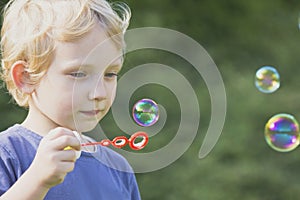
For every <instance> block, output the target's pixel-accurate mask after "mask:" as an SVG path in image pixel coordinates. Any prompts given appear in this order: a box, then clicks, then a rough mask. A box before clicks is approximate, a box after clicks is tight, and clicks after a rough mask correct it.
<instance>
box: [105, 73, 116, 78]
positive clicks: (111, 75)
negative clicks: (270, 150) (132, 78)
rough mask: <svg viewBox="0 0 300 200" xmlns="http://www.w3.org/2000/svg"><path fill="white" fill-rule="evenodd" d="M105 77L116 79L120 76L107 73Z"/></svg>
mask: <svg viewBox="0 0 300 200" xmlns="http://www.w3.org/2000/svg"><path fill="white" fill-rule="evenodd" d="M105 77H107V78H114V77H118V74H117V73H115V72H109V73H105Z"/></svg>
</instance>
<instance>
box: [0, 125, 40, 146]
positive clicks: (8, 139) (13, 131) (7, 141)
mask: <svg viewBox="0 0 300 200" xmlns="http://www.w3.org/2000/svg"><path fill="white" fill-rule="evenodd" d="M40 140H41V137H40V136H39V135H36V134H35V133H33V132H31V131H30V130H27V129H26V128H24V127H23V126H21V125H19V124H15V125H13V126H11V127H9V128H7V129H6V130H4V131H2V132H1V133H0V141H1V142H0V147H5V148H7V149H10V147H18V146H22V145H26V144H27V143H30V144H32V145H33V144H34V143H36V145H38V143H39V141H40Z"/></svg>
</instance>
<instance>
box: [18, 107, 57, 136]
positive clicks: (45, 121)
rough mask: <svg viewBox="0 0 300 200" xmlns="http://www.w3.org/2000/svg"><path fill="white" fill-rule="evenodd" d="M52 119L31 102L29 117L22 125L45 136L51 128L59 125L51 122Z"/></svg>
mask: <svg viewBox="0 0 300 200" xmlns="http://www.w3.org/2000/svg"><path fill="white" fill-rule="evenodd" d="M50 121H51V120H49V118H48V117H47V116H45V115H44V114H42V113H41V112H39V109H38V108H36V107H35V106H34V105H32V104H30V105H29V111H28V114H27V117H26V119H25V120H24V121H23V122H22V124H21V125H22V126H24V127H25V128H27V129H29V130H31V131H33V132H35V133H37V134H39V135H41V136H45V135H47V134H48V132H49V131H50V130H52V129H54V128H56V127H58V125H57V124H55V123H54V122H51V123H49V122H50Z"/></svg>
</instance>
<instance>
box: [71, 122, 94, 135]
mask: <svg viewBox="0 0 300 200" xmlns="http://www.w3.org/2000/svg"><path fill="white" fill-rule="evenodd" d="M97 124H98V122H97V123H96V122H94V123H85V124H80V125H77V126H75V130H76V131H77V132H80V133H84V132H89V131H91V130H93V129H94V128H95V127H96V126H97Z"/></svg>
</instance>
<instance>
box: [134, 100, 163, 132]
mask: <svg viewBox="0 0 300 200" xmlns="http://www.w3.org/2000/svg"><path fill="white" fill-rule="evenodd" d="M132 116H133V119H134V121H135V122H136V123H137V124H138V125H140V126H152V125H153V124H155V123H156V122H157V120H158V118H159V110H158V106H157V104H156V103H155V102H154V101H153V100H151V99H141V100H139V101H138V102H137V103H136V104H135V105H134V106H133V109H132Z"/></svg>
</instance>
